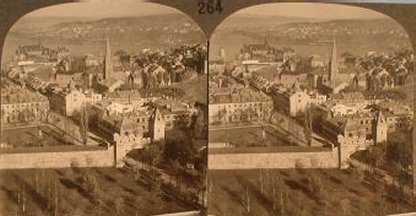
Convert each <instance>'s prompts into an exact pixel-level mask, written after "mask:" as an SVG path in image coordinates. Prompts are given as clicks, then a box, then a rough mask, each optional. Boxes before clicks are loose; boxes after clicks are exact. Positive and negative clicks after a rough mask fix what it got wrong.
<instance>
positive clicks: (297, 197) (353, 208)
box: [208, 169, 411, 216]
mask: <svg viewBox="0 0 416 216" xmlns="http://www.w3.org/2000/svg"><path fill="white" fill-rule="evenodd" d="M261 172H263V175H262V174H261ZM357 172H358V171H355V170H338V169H312V170H296V169H287V170H269V171H268V172H266V171H264V170H263V171H260V170H241V171H230V170H227V171H210V172H209V180H208V184H210V185H211V186H212V190H211V192H210V194H209V196H210V199H209V210H208V212H209V213H210V214H214V215H223V216H224V215H386V214H391V213H399V212H406V211H410V210H411V207H410V206H409V204H407V203H406V202H405V201H400V202H399V201H396V200H397V199H396V197H393V196H391V195H389V194H392V193H391V192H389V189H386V190H385V191H384V192H383V196H381V195H380V194H381V193H380V191H377V190H375V189H374V186H373V184H372V183H370V182H371V181H370V179H369V178H368V177H365V175H364V173H361V174H358V173H357ZM264 173H267V175H264ZM260 176H262V177H260ZM265 176H268V177H265ZM260 179H262V180H260ZM267 179H269V180H270V179H272V180H273V181H269V182H273V183H274V185H275V189H276V190H275V192H276V193H275V195H274V196H273V197H274V198H270V196H267V195H265V194H267V193H268V194H270V193H272V191H273V190H271V189H270V187H267V184H266V183H263V184H261V183H260V182H261V181H262V182H267ZM311 179H312V181H311ZM311 182H315V183H314V184H312V183H311ZM317 183H319V184H317ZM261 185H265V186H264V191H266V192H263V193H262V192H261ZM270 185H273V184H270ZM318 186H319V187H318ZM242 188H247V189H242ZM245 191H247V193H244V192H245ZM244 194H248V195H249V197H250V198H249V203H250V213H248V214H246V210H245V207H246V205H245V204H244V203H245V201H244V200H247V199H246V196H245V195H244ZM276 200H277V202H276ZM273 205H275V210H273ZM281 206H283V208H281ZM282 209H283V210H282Z"/></svg>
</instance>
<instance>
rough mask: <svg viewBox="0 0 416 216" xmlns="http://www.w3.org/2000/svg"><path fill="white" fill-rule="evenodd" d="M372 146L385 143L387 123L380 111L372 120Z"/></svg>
mask: <svg viewBox="0 0 416 216" xmlns="http://www.w3.org/2000/svg"><path fill="white" fill-rule="evenodd" d="M373 139H374V144H377V143H382V142H386V141H387V121H386V118H385V117H384V115H383V114H382V113H381V111H378V113H377V116H376V118H375V119H374V136H373Z"/></svg>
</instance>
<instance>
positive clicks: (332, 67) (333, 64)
mask: <svg viewBox="0 0 416 216" xmlns="http://www.w3.org/2000/svg"><path fill="white" fill-rule="evenodd" d="M337 76H338V62H337V44H336V41H335V36H334V37H333V42H332V50H331V59H330V61H329V76H328V78H329V81H333V80H334V79H336V77H337Z"/></svg>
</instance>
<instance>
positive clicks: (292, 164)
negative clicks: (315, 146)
mask: <svg viewBox="0 0 416 216" xmlns="http://www.w3.org/2000/svg"><path fill="white" fill-rule="evenodd" d="M338 155H339V154H338V148H334V149H332V150H329V151H321V152H274V153H224V154H220V153H217V154H209V155H208V169H210V170H232V169H261V168H264V169H289V168H339V157H338Z"/></svg>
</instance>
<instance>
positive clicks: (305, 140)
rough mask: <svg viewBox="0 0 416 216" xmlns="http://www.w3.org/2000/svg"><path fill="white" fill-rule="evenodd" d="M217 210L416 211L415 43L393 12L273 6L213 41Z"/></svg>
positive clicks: (211, 180)
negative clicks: (415, 171) (415, 194)
mask: <svg viewBox="0 0 416 216" xmlns="http://www.w3.org/2000/svg"><path fill="white" fill-rule="evenodd" d="M209 51H210V52H209V74H208V82H209V86H208V101H209V105H208V122H209V124H208V125H209V126H208V128H209V130H208V131H209V132H208V133H209V135H208V180H207V193H208V203H209V205H208V213H209V214H211V215H218V216H219V215H221V216H222V215H253V216H254V215H275V216H281V215H299V216H300V215H304V216H306V215H311V216H312V215H328V216H329V215H390V214H398V213H404V212H409V211H414V209H413V208H414V205H413V201H412V199H413V198H412V187H413V185H412V184H413V179H412V165H413V162H412V161H413V156H412V130H413V125H412V123H413V99H414V98H413V88H414V86H413V85H414V84H413V80H414V72H413V68H414V52H413V49H412V44H411V41H410V39H409V35H408V34H407V32H406V30H405V29H404V28H403V27H402V26H401V25H400V24H399V23H398V22H397V21H396V20H394V19H393V18H391V17H389V16H387V15H384V14H382V13H379V12H376V11H373V10H370V9H365V8H361V7H356V6H346V5H338V4H325V3H269V4H261V5H256V6H251V7H248V8H244V9H241V10H239V11H237V12H235V13H233V14H231V15H230V16H228V17H227V18H225V19H224V20H223V21H222V22H221V23H220V24H219V25H218V27H217V28H216V29H215V31H214V32H213V34H212V36H211V38H210V48H209Z"/></svg>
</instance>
